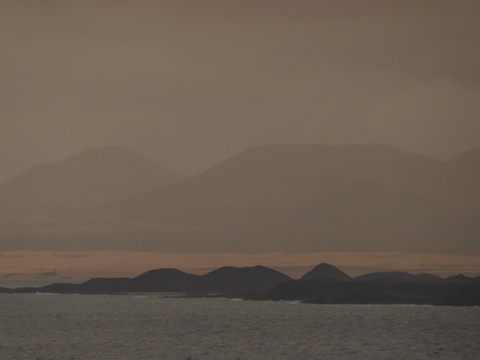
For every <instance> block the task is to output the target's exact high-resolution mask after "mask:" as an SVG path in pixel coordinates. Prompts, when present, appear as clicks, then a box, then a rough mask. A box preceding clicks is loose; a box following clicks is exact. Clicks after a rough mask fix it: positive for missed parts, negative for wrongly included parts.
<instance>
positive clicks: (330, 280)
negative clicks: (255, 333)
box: [0, 263, 480, 306]
mask: <svg viewBox="0 0 480 360" xmlns="http://www.w3.org/2000/svg"><path fill="white" fill-rule="evenodd" d="M0 293H58V294H138V293H146V294H168V295H175V296H186V297H240V298H243V299H245V300H270V301H279V300H289V301H301V302H305V303H313V304H417V305H454V306H478V305H480V276H478V277H475V278H472V277H467V276H465V275H457V276H451V277H448V278H441V277H438V276H435V275H431V274H425V273H422V274H416V275H413V274H410V273H407V272H397V271H390V272H375V273H370V274H365V275H361V276H357V277H353V278H352V277H350V276H349V275H347V274H345V273H344V272H343V271H341V270H339V269H338V268H336V267H335V266H333V265H330V264H326V263H321V264H319V265H317V266H316V267H314V268H313V269H312V270H311V271H309V272H307V273H306V274H305V275H304V276H303V277H302V278H300V279H297V280H295V279H291V278H290V277H288V276H287V275H285V274H282V273H281V272H279V271H276V270H273V269H270V268H268V267H265V266H260V265H257V266H253V267H233V266H224V267H221V268H218V269H216V270H214V271H211V272H209V273H207V274H205V275H196V274H189V273H185V272H183V271H181V270H178V269H156V270H150V271H147V272H145V273H143V274H141V275H139V276H137V277H134V278H93V279H90V280H88V281H86V282H84V283H81V284H67V283H54V284H51V285H48V286H44V287H38V288H34V287H28V288H15V289H7V288H0Z"/></svg>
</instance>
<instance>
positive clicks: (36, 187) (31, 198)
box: [0, 146, 183, 213]
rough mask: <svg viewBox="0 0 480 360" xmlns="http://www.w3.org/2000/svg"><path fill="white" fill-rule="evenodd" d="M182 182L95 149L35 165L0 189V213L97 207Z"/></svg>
mask: <svg viewBox="0 0 480 360" xmlns="http://www.w3.org/2000/svg"><path fill="white" fill-rule="evenodd" d="M182 179H183V176H182V175H179V174H177V173H175V172H173V171H170V170H168V169H165V168H163V167H161V166H159V165H157V164H155V163H153V162H152V161H150V160H148V159H146V158H144V157H143V156H140V155H138V154H135V153H133V152H131V151H129V150H127V149H125V148H123V147H117V146H114V147H106V148H98V149H93V150H87V151H84V152H82V153H80V154H77V155H74V156H71V157H69V158H66V159H64V160H61V161H58V162H55V163H50V164H38V165H35V166H33V167H32V168H30V169H28V170H26V171H25V172H23V173H21V174H19V175H18V176H16V177H15V178H13V179H11V180H10V181H8V182H6V183H4V184H2V185H0V210H1V211H2V212H4V213H5V212H7V213H8V212H14V211H17V212H19V211H26V212H32V211H38V210H51V209H58V208H70V209H72V208H73V209H78V208H85V207H92V206H98V205H101V204H105V203H108V202H112V201H116V200H120V199H124V198H128V197H131V196H134V195H137V194H139V193H143V192H146V191H148V190H151V189H154V188H159V187H162V186H166V185H170V184H173V183H175V182H178V181H180V180H182Z"/></svg>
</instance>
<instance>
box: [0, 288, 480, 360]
mask: <svg viewBox="0 0 480 360" xmlns="http://www.w3.org/2000/svg"><path fill="white" fill-rule="evenodd" d="M0 359H2V360H13V359H19V360H26V359H32V360H37V359H42V360H46V359H62V360H64V359H81V360H84V359H95V360H97V359H102V360H105V359H112V360H113V359H141V360H143V359H184V360H185V359H191V360H194V359H276V360H277V359H295V360H296V359H327V360H332V359H342V360H343V359H355V360H358V359H406V360H407V359H408V360H414V359H418V360H421V359H429V360H430V359H448V360H455V359H468V360H474V359H480V308H478V307H458V308H457V307H432V306H380V305H373V306H348V305H306V304H297V303H287V302H243V301H235V300H225V299H175V298H162V297H159V296H154V295H149V296H93V295H92V296H89V295H34V294H30V295H28V294H13V295H6V294H4V295H0Z"/></svg>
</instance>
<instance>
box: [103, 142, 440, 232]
mask: <svg viewBox="0 0 480 360" xmlns="http://www.w3.org/2000/svg"><path fill="white" fill-rule="evenodd" d="M441 165H442V163H441V162H439V161H437V160H434V159H430V158H427V157H423V156H420V155H416V154H409V153H405V152H402V151H400V150H397V149H395V148H393V147H389V146H381V145H358V146H321V145H312V146H309V145H271V146H262V147H257V148H253V149H250V150H247V151H245V152H243V153H241V154H239V155H237V156H234V157H232V158H230V159H228V160H226V161H224V162H222V163H220V164H219V165H217V166H214V167H213V168H211V169H209V170H207V171H205V172H204V173H202V174H199V175H197V176H194V177H192V178H190V179H188V180H186V181H184V182H182V183H180V184H177V185H174V186H172V187H170V188H168V189H159V190H156V191H152V192H150V193H149V194H146V195H144V196H142V195H140V196H138V197H136V198H134V199H129V200H126V201H123V202H120V203H118V204H114V205H112V206H110V207H107V208H106V209H105V213H108V214H110V215H112V216H116V217H119V218H125V219H135V220H142V221H153V222H162V223H171V224H189V225H196V224H202V225H220V224H222V225H244V224H248V225H252V224H261V223H265V222H269V221H275V220H278V219H281V218H283V217H285V216H289V215H291V214H292V213H294V212H296V211H300V210H301V209H303V208H304V207H306V206H308V205H310V204H311V203H313V202H315V201H316V200H318V199H321V198H322V197H324V196H326V195H328V194H329V193H331V192H332V191H335V190H336V189H338V188H339V187H340V186H342V185H347V184H349V183H351V182H352V181H355V180H359V181H373V182H379V183H388V184H390V183H393V184H394V185H395V186H397V187H399V188H406V189H408V190H411V191H414V192H421V191H422V188H423V187H427V184H428V183H429V181H430V180H431V177H432V176H436V175H437V174H438V172H439V171H440V170H441Z"/></svg>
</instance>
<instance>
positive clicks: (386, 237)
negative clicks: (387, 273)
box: [0, 145, 480, 254]
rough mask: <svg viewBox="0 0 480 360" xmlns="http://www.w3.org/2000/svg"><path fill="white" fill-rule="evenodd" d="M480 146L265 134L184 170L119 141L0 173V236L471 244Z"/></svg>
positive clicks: (298, 246)
mask: <svg viewBox="0 0 480 360" xmlns="http://www.w3.org/2000/svg"><path fill="white" fill-rule="evenodd" d="M479 164H480V150H472V151H468V152H465V153H463V154H460V155H458V156H456V157H454V158H453V159H451V160H449V161H440V160H436V159H432V158H429V157H426V156H422V155H418V154H412V153H408V152H404V151H401V150H398V149H396V148H394V147H391V146H385V145H348V146H329V145H269V146H260V147H255V148H252V149H249V150H247V151H244V152H242V153H240V154H238V155H235V156H233V157H231V158H229V159H227V160H225V161H223V162H221V163H220V164H218V165H216V166H214V167H212V168H210V169H208V170H206V171H204V172H203V173H200V174H198V175H195V176H193V177H190V178H184V177H182V176H181V175H179V174H176V173H174V172H173V171H170V170H167V169H164V168H162V167H160V166H158V165H156V164H154V163H152V162H150V161H149V160H147V159H145V158H143V157H141V156H139V155H136V154H133V153H131V152H130V151H128V150H126V149H124V148H119V147H113V148H103V149H94V150H90V151H86V152H84V153H81V154H79V155H76V156H73V157H70V158H67V159H65V160H63V161H60V162H57V163H53V164H45V165H37V166H35V167H33V168H31V169H29V170H27V171H26V172H24V173H22V174H20V175H19V176H17V177H15V178H14V179H12V180H10V181H9V182H7V183H5V184H3V185H0V215H1V216H0V248H1V249H5V250H13V249H52V250H59V249H62V250H87V249H88V250H98V249H102V250H134V249H135V250H156V251H180V252H197V251H202V252H205V251H207V252H211V251H222V252H231V251H244V252H250V251H254V252H256V251H269V252H272V251H302V252H308V251H427V252H449V253H463V254H471V253H476V254H478V253H480V242H479V241H478V240H479V239H480V186H479V185H478V184H479V180H480V175H479V174H480V166H479Z"/></svg>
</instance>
